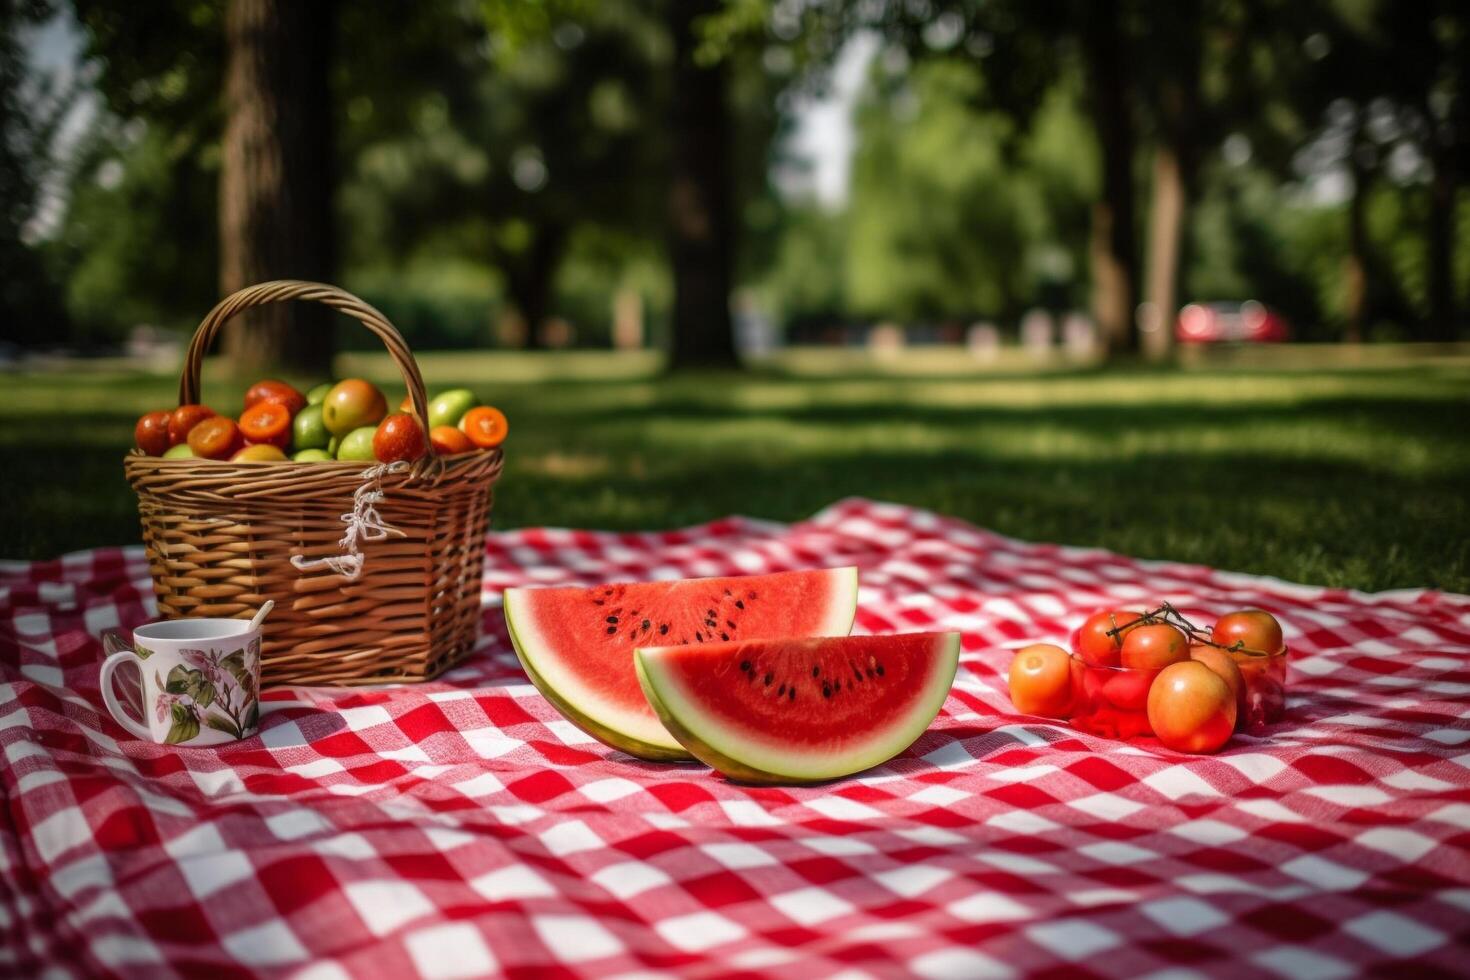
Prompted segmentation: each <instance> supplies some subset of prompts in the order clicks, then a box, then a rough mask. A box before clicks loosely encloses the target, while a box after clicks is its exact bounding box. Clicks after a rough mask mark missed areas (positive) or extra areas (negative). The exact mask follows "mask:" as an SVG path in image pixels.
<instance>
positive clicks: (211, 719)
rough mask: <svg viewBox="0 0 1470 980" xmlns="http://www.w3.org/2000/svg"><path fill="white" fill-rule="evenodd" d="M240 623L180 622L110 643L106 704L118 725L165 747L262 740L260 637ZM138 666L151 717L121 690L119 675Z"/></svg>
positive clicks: (106, 641)
mask: <svg viewBox="0 0 1470 980" xmlns="http://www.w3.org/2000/svg"><path fill="white" fill-rule="evenodd" d="M249 626H250V624H249V623H247V622H245V621H244V620H239V619H172V620H167V621H165V622H159V623H149V624H148V625H146V626H139V627H138V628H137V629H135V630H133V640H132V644H131V647H129V645H128V644H127V643H126V642H125V641H124V640H123V639H122V638H121V635H120V634H118V633H111V632H110V633H108V634H107V635H106V636H104V637H103V648H104V649H105V650H106V652H107V654H108V657H107V659H106V660H104V661H103V662H102V676H101V682H102V700H103V701H104V702H106V704H107V710H108V711H110V712H112V717H114V718H116V719H117V723H118V724H119V725H122V726H123V727H124V728H126V729H127V730H128V731H130V732H132V733H133V734H134V735H136V736H138V737H139V738H146V739H148V740H150V741H153V742H161V743H163V744H164V745H218V744H220V743H222V742H233V741H235V740H236V739H241V738H249V737H250V736H251V735H254V734H255V730H256V728H257V727H258V725H259V720H260V698H259V692H260V630H258V629H250V628H249ZM126 663H131V664H136V665H137V667H138V672H139V674H140V675H141V680H142V684H141V695H142V711H143V718H142V720H141V721H140V720H139V719H138V718H135V717H134V716H133V715H132V714H131V713H129V712H128V711H127V710H126V709H125V708H124V707H123V704H122V702H121V701H120V700H119V699H118V697H117V694H116V693H115V692H114V691H113V685H112V681H113V673H114V672H115V671H116V670H117V668H119V667H121V666H122V665H123V664H126Z"/></svg>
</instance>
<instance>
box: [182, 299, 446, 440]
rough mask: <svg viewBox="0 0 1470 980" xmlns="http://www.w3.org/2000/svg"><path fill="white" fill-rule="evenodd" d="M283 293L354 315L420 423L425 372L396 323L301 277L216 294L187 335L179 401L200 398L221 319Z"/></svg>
mask: <svg viewBox="0 0 1470 980" xmlns="http://www.w3.org/2000/svg"><path fill="white" fill-rule="evenodd" d="M288 299H304V300H311V301H313V302H317V303H325V304H326V305H327V306H330V307H331V308H332V309H334V310H337V311H338V312H340V313H345V314H347V315H348V316H350V317H355V318H356V319H357V320H358V321H359V322H360V323H361V324H362V325H363V326H364V327H367V328H368V329H369V330H371V331H372V332H373V334H374V335H375V336H376V337H377V338H378V339H379V340H381V341H382V342H383V346H384V347H386V348H387V349H388V355H389V356H390V357H392V358H393V363H395V364H397V365H398V370H399V373H401V374H402V375H403V383H404V384H405V385H406V386H407V387H408V397H409V399H410V401H411V402H412V404H413V412H414V415H415V416H417V417H418V419H419V424H420V425H423V424H425V423H426V421H427V420H428V418H429V411H428V396H427V395H426V394H425V393H424V377H423V375H422V374H420V373H419V365H418V362H417V361H415V360H414V359H413V352H412V351H410V350H409V349H408V342H407V341H405V340H404V339H403V335H402V334H401V333H399V332H398V328H397V327H395V326H393V324H391V323H389V322H388V318H387V317H386V316H384V315H383V314H382V313H381V312H379V311H378V310H377V309H375V308H374V307H373V306H371V305H369V304H368V303H366V302H364V301H363V300H360V299H358V298H357V297H356V296H354V295H352V294H351V293H349V292H348V291H347V290H345V289H339V288H337V287H336V286H329V285H327V284H326V283H323V282H306V281H305V280H301V279H277V280H274V281H272V282H262V283H257V284H255V285H254V286H246V287H245V288H244V289H240V290H237V291H235V292H233V293H231V294H230V295H228V296H226V297H225V298H224V299H222V300H220V301H219V303H218V304H216V306H215V308H214V309H212V310H210V311H209V315H208V316H206V317H205V318H204V320H203V321H202V322H201V323H200V324H199V329H197V330H195V331H194V339H193V340H191V341H189V352H188V354H187V355H185V357H184V372H183V374H182V375H181V376H180V377H179V404H180V405H190V404H193V403H195V402H198V401H199V390H200V389H199V372H200V368H201V367H202V366H203V364H204V354H205V352H206V351H208V350H209V346H210V344H212V343H213V342H214V338H215V336H216V335H217V334H218V333H219V330H220V327H222V326H224V324H225V321H227V320H229V319H230V317H232V316H234V315H235V314H236V313H239V312H241V311H243V310H248V309H252V308H253V307H257V306H265V305H267V304H268V303H279V302H281V301H282V300H288ZM427 436H428V433H427V432H425V439H424V458H429V457H432V456H434V446H433V444H432V443H430V442H429V440H428V438H427Z"/></svg>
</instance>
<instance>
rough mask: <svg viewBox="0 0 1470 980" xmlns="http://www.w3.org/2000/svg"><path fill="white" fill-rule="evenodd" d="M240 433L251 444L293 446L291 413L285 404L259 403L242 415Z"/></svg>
mask: <svg viewBox="0 0 1470 980" xmlns="http://www.w3.org/2000/svg"><path fill="white" fill-rule="evenodd" d="M240 432H241V434H243V435H244V436H245V441H246V442H248V443H251V444H256V443H260V444H264V445H268V446H275V447H277V448H279V449H285V448H286V447H287V446H289V445H291V412H290V411H289V410H288V409H287V407H286V405H285V403H284V402H278V401H257V402H256V403H255V404H254V405H251V406H250V407H249V408H247V409H245V411H243V412H241V413H240Z"/></svg>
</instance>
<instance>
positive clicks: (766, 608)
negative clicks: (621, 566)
mask: <svg viewBox="0 0 1470 980" xmlns="http://www.w3.org/2000/svg"><path fill="white" fill-rule="evenodd" d="M856 612H857V569H856V568H829V569H824V570H821V571H806V572H778V573H776V574H773V575H750V576H741V577H735V578H703V579H700V578H696V579H685V580H684V581H680V582H642V583H624V584H616V585H599V586H595V587H593V588H590V589H581V588H577V589H507V590H506V591H505V622H506V625H507V626H509V627H510V639H511V643H513V644H514V645H515V649H516V656H518V657H520V660H521V666H522V667H524V668H525V670H526V674H527V675H528V676H529V677H530V678H531V682H532V683H533V684H535V685H536V687H537V688H538V689H539V690H540V691H541V693H542V694H543V695H545V696H546V700H548V701H550V702H551V703H552V704H553V705H555V706H556V708H557V710H558V711H560V712H561V713H562V714H564V715H566V717H567V719H568V720H570V721H571V722H572V723H573V724H575V725H577V727H579V728H581V729H582V730H583V731H585V732H586V733H587V734H589V735H591V736H593V737H594V738H596V739H599V740H600V741H602V742H605V743H607V744H608V745H611V746H612V747H613V748H615V749H621V750H622V751H624V752H627V753H628V754H629V755H636V756H638V757H639V758H641V759H688V758H689V753H688V752H686V751H685V750H684V748H683V746H681V745H680V744H679V743H678V742H677V741H676V740H675V739H674V737H673V736H672V735H670V734H669V733H668V731H667V730H666V729H665V728H664V727H663V725H661V724H659V720H658V718H657V717H655V716H654V713H653V709H652V708H650V707H649V706H648V701H647V700H646V699H645V698H644V697H643V691H642V689H641V688H640V687H639V686H638V675H637V674H636V673H635V672H634V670H633V648H634V647H636V646H638V645H640V644H642V645H644V646H654V645H657V644H687V645H688V646H689V647H690V648H698V647H700V646H702V645H709V644H717V643H721V642H723V641H726V640H742V639H751V640H764V639H771V638H773V637H781V636H846V635H847V632H848V631H849V630H851V629H852V620H853V616H854V615H855V614H856Z"/></svg>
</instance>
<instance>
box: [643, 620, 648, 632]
mask: <svg viewBox="0 0 1470 980" xmlns="http://www.w3.org/2000/svg"><path fill="white" fill-rule="evenodd" d="M643 628H644V629H645V630H646V629H648V620H646V619H645V620H644V621H643Z"/></svg>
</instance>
